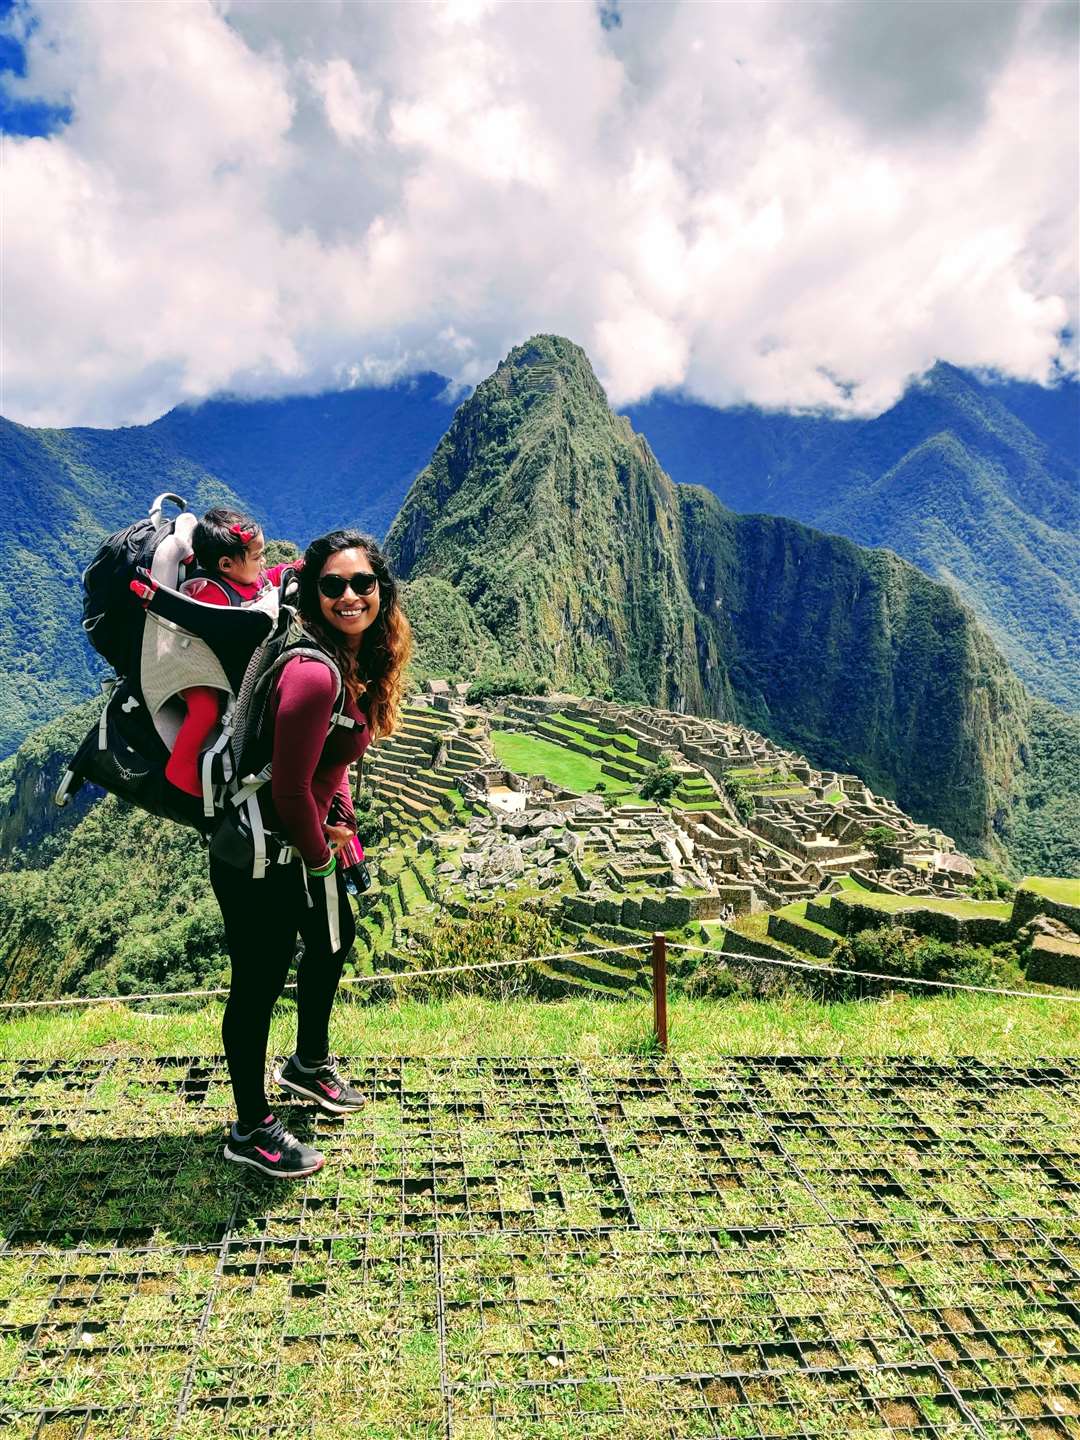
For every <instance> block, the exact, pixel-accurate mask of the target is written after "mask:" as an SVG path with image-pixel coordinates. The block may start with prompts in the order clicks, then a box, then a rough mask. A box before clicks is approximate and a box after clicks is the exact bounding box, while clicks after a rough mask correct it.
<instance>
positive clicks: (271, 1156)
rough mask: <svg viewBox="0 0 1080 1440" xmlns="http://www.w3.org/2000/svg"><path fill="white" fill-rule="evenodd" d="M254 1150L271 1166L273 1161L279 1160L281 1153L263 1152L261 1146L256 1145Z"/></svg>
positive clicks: (278, 1151)
mask: <svg viewBox="0 0 1080 1440" xmlns="http://www.w3.org/2000/svg"><path fill="white" fill-rule="evenodd" d="M255 1149H256V1150H258V1152H259V1154H260V1155H263V1156H265V1157H266V1159H267V1160H269V1161H270V1163H271V1164H273V1163H274V1162H275V1161H278V1160H280V1159H281V1151H280V1150H275V1151H274V1153H273V1154H271V1153H270V1151H269V1150H264V1149H263V1148H262V1146H261V1145H256V1146H255Z"/></svg>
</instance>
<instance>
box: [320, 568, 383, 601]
mask: <svg viewBox="0 0 1080 1440" xmlns="http://www.w3.org/2000/svg"><path fill="white" fill-rule="evenodd" d="M316 583H317V584H318V586H319V592H320V594H322V595H325V596H326V598H327V600H340V599H341V597H342V595H344V594H345V591H346V590H347V589H348V590H351V591H352V592H353V594H354V595H370V594H371V592H372V591H373V590H374V589H375V586H376V585H377V584H378V583H379V577H378V576H377V575H373V574H372V572H371V571H370V570H357V572H356V574H355V575H320V576H319V579H318V581H317V582H316Z"/></svg>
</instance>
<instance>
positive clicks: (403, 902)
mask: <svg viewBox="0 0 1080 1440" xmlns="http://www.w3.org/2000/svg"><path fill="white" fill-rule="evenodd" d="M467 692H468V687H467V686H466V685H462V684H459V685H451V684H449V683H448V682H446V681H441V680H429V681H428V682H427V683H426V684H425V686H424V690H423V692H422V693H420V694H417V695H415V696H413V698H412V700H411V701H410V703H409V705H408V707H407V709H406V711H405V713H404V718H403V724H402V726H401V728H400V729H399V730H398V732H397V733H396V734H395V735H394V736H392V737H390V738H388V739H387V740H385V741H382V742H381V743H379V744H378V745H376V746H374V747H373V748H372V750H371V752H370V753H369V756H368V757H367V760H366V763H365V767H364V775H363V779H364V781H365V782H366V783H367V784H368V785H370V787H371V789H372V791H373V793H374V799H375V802H376V809H377V811H378V812H379V813H381V815H382V826H383V835H382V842H381V844H380V845H378V846H377V847H376V853H375V854H374V855H373V860H374V862H375V863H374V865H373V869H374V871H375V872H376V883H375V884H374V885H373V887H372V890H371V891H370V892H369V893H368V895H366V896H365V897H364V901H363V905H362V913H361V927H360V936H359V941H358V944H359V947H360V953H361V956H362V961H361V963H363V964H365V965H367V966H370V967H371V968H372V969H373V970H374V971H376V972H379V971H387V972H398V973H400V972H403V971H407V970H408V969H410V968H413V967H414V965H415V959H414V957H415V955H416V954H417V953H418V952H419V951H421V950H422V948H423V937H424V933H425V931H427V930H428V929H429V928H430V927H431V926H432V925H434V924H436V923H437V922H438V920H439V918H440V916H446V915H449V916H452V917H454V918H456V919H459V920H460V919H463V918H465V917H466V916H468V915H470V914H475V913H477V910H478V909H479V910H481V911H482V910H483V908H484V907H486V906H491V905H492V904H493V903H496V902H500V901H502V900H504V899H508V898H509V897H511V896H512V897H514V899H515V901H516V903H518V904H520V905H522V906H524V907H526V908H529V909H532V910H534V911H536V912H537V913H541V914H544V915H546V916H547V917H548V918H549V919H550V920H551V921H552V922H553V923H554V925H555V926H556V928H557V930H558V932H559V933H560V934H562V935H563V936H565V938H566V940H567V943H568V946H573V947H575V948H577V949H581V950H588V951H589V952H590V953H589V955H588V957H587V959H584V960H583V959H581V958H574V959H572V960H570V961H567V962H565V963H556V964H554V965H552V966H549V965H547V964H546V963H544V962H540V963H538V964H537V966H536V967H535V969H536V974H535V976H534V977H533V978H534V981H535V984H536V986H537V988H538V989H539V990H540V992H541V993H562V992H563V991H565V990H566V989H570V990H573V989H576V988H578V987H581V986H585V987H588V988H589V989H591V990H595V991H599V992H601V993H608V994H611V995H619V994H626V993H633V992H637V991H639V990H643V989H644V988H645V972H644V967H645V965H646V959H645V952H644V949H643V947H642V942H643V941H644V940H647V938H648V937H649V935H650V934H651V933H653V932H654V931H658V930H659V931H664V932H667V933H668V934H672V933H675V934H681V935H684V936H686V937H687V938H693V939H695V940H696V941H697V942H698V943H699V944H708V945H709V946H714V947H720V948H722V949H723V950H724V951H725V952H731V953H733V954H744V955H745V954H748V953H749V954H753V955H759V956H765V957H768V956H772V957H774V958H782V957H785V956H787V957H789V958H796V957H798V958H801V959H803V960H805V959H808V958H809V959H813V960H815V961H817V962H819V963H820V962H827V961H828V959H829V957H830V956H831V955H832V953H833V951H834V950H835V948H836V946H837V944H838V943H839V941H840V940H841V939H842V937H843V936H845V935H847V934H849V933H851V932H853V931H855V930H858V929H860V928H863V927H865V926H869V925H872V924H874V923H878V924H881V923H884V924H891V923H894V921H895V917H897V916H902V917H903V919H904V923H905V924H908V925H909V926H910V927H911V928H913V929H914V930H916V931H917V932H919V931H920V930H921V931H922V932H923V933H927V934H935V935H939V936H941V937H942V938H951V939H953V940H966V941H970V942H972V943H983V944H990V943H993V942H994V941H995V940H996V939H1000V938H1002V937H1003V936H1004V935H1006V934H1012V933H1014V931H1015V928H1016V927H1015V926H1014V925H1013V922H1012V920H1011V907H1010V905H1009V904H1008V903H1006V902H1002V901H986V902H982V903H980V902H978V901H976V900H973V899H971V898H970V894H971V888H972V884H973V882H974V881H975V879H976V874H977V872H976V867H975V865H974V863H973V862H972V860H970V859H969V858H968V857H967V856H965V855H963V854H961V853H960V852H959V851H958V850H957V848H956V846H955V844H954V842H953V841H952V839H951V838H950V837H949V836H947V835H945V834H943V833H942V832H941V831H940V830H936V829H934V828H932V827H930V826H927V825H922V824H919V823H917V822H916V821H914V820H912V819H911V818H910V817H909V816H908V815H906V814H905V813H904V812H903V811H902V810H901V809H900V808H899V807H898V806H897V805H896V804H895V803H894V802H893V801H892V800H890V799H888V798H886V797H884V796H881V795H877V794H874V793H873V792H872V791H871V789H870V788H869V787H868V786H867V785H866V784H865V783H864V782H863V781H862V780H860V779H859V778H858V777H856V776H855V775H851V774H841V773H837V772H834V771H821V770H818V769H815V768H814V767H813V766H812V765H811V764H810V763H809V762H808V761H807V760H806V759H805V758H804V757H803V756H801V755H798V754H796V753H795V752H793V751H791V750H789V749H785V748H783V747H782V746H780V745H778V744H776V743H775V742H773V741H772V740H769V739H767V738H765V737H764V736H762V735H759V734H757V733H756V732H754V731H751V730H748V729H745V728H743V727H741V726H738V725H734V724H730V723H725V722H720V721H713V720H707V719H701V718H698V717H694V716H688V715H685V714H680V713H677V712H674V711H668V710H661V709H656V708H654V707H651V706H644V705H627V704H619V703H617V702H613V701H607V700H602V699H597V698H594V697H581V696H574V695H568V694H548V695H541V696H522V695H508V696H504V697H501V698H498V699H495V700H492V701H490V702H488V703H485V704H470V703H469V702H468V699H467ZM514 756H520V757H521V758H518V759H516V760H512V758H511V757H514ZM567 764H569V765H570V766H571V767H573V766H577V771H576V772H575V773H574V782H573V783H570V782H569V781H567V780H565V778H564V780H562V781H560V778H559V777H560V776H564V777H565V775H569V774H570V773H571V772H570V771H568V770H566V766H567ZM658 764H659V765H664V766H666V767H669V768H670V771H671V773H672V777H673V778H672V781H671V794H670V798H668V799H665V800H658V799H645V798H643V797H642V795H641V794H640V787H641V786H642V785H643V783H644V782H645V781H646V779H647V777H648V776H649V775H650V773H651V772H652V771H653V770H654V768H655V767H656V766H657V765H658ZM746 797H749V803H748V802H747V798H746ZM1067 908H1071V907H1067ZM968 911H970V912H971V913H970V914H968V913H967V912H968ZM1031 918H1032V917H1031V916H1028V917H1027V919H1028V920H1029V921H1030V920H1031ZM1046 925H1049V927H1050V931H1052V932H1053V933H1049V932H1048V933H1045V934H1040V935H1039V936H1037V937H1034V939H1035V940H1036V941H1037V942H1038V945H1039V947H1041V950H1046V951H1047V956H1049V951H1050V950H1052V951H1053V956H1052V957H1051V959H1052V963H1051V969H1053V970H1054V973H1069V974H1071V973H1072V969H1071V967H1072V966H1074V965H1080V947H1078V945H1077V936H1076V933H1075V927H1074V928H1070V926H1069V925H1068V924H1065V925H1064V926H1062V922H1061V921H1060V920H1056V921H1055V920H1048V921H1045V923H1044V929H1045V926H1046ZM1056 927H1061V933H1059V929H1058V928H1056ZM631 945H636V946H637V947H638V948H637V949H635V950H625V949H620V948H618V947H621V946H631ZM1033 953H1034V952H1033ZM1046 958H1047V957H1046V956H1044V960H1045V959H1046ZM1055 966H1056V968H1055ZM678 968H679V962H678V961H677V960H676V962H675V971H676V972H677V971H678Z"/></svg>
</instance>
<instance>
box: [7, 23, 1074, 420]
mask: <svg viewBox="0 0 1080 1440" xmlns="http://www.w3.org/2000/svg"><path fill="white" fill-rule="evenodd" d="M1078 17H1080V7H1078V6H1077V4H1076V3H1075V0H949V3H941V4H936V3H935V4H929V3H928V4H917V3H909V0H760V3H758V0H754V3H739V0H729V3H724V4H695V3H684V0H662V3H652V0H640V3H635V4H634V5H621V6H620V5H618V4H616V3H615V0H603V3H596V0H566V3H560V4H543V3H530V0H524V3H517V4H509V3H501V0H430V3H425V4H422V5H387V4H381V3H377V0H372V3H367V0H349V3H345V0H304V3H293V0H154V3H152V4H144V3H130V4H128V3H102V0H65V3H48V4H42V5H37V6H31V5H30V4H28V3H19V4H12V3H11V0H0V34H2V35H3V38H2V39H0V128H2V129H3V131H4V132H5V134H4V138H3V145H4V156H3V158H4V165H3V174H2V176H0V184H3V186H4V189H5V236H4V248H3V254H2V256H0V261H2V264H3V282H4V295H5V302H4V325H3V335H2V337H0V338H2V345H3V352H4V354H3V372H2V373H3V393H2V394H0V411H2V413H4V414H5V415H7V416H9V417H10V418H13V419H17V420H21V421H24V422H25V423H32V424H57V425H63V424H101V425H114V424H121V423H130V422H135V421H142V420H146V419H150V418H153V416H155V415H157V414H160V413H162V412H163V411H164V410H166V409H168V408H169V407H170V406H172V405H173V404H176V403H177V402H179V401H183V400H190V399H197V398H200V397H202V396H205V395H208V394H212V393H215V392H217V391H221V390H230V391H234V392H238V393H242V394H251V395H263V394H275V393H285V392H289V391H303V390H308V391H311V390H317V389H321V388H327V387H339V386H346V385H356V384H375V383H380V382H383V381H386V380H390V379H393V378H396V377H397V376H400V375H402V374H406V373H409V372H414V371H421V370H434V371H438V372H439V373H441V374H444V375H447V376H449V377H451V378H452V380H454V381H455V382H457V383H459V384H461V385H470V384H474V383H476V381H477V380H479V379H481V378H482V377H483V376H484V375H486V374H488V373H490V371H491V369H492V368H493V367H494V365H495V364H496V363H497V362H498V360H499V359H500V358H501V357H502V355H504V354H505V353H506V351H507V350H508V349H509V348H510V347H511V346H512V345H514V344H517V343H519V342H520V341H521V340H522V339H524V338H525V337H527V336H528V335H530V334H532V333H535V332H537V331H556V332H559V333H562V334H565V335H568V336H570V337H571V338H572V339H574V340H576V341H577V342H578V343H580V344H582V345H583V346H584V347H585V349H586V350H587V352H588V353H589V355H590V358H591V359H592V361H593V363H594V365H595V367H596V369H597V373H598V374H599V376H600V378H601V380H602V382H603V383H604V385H605V387H606V388H607V390H608V393H609V396H610V398H611V399H612V400H613V402H614V403H616V404H625V403H629V402H632V401H634V400H637V399H640V398H642V397H644V396H646V395H648V394H650V393H651V392H653V391H654V390H656V389H669V390H672V389H674V390H682V391H683V392H685V393H687V394H689V395H692V396H694V397H696V398H699V399H701V400H704V401H706V402H708V403H711V404H719V405H727V404H756V405H760V406H764V407H769V408H782V409H783V408H788V409H797V410H807V409H811V410H812V409H829V410H833V411H835V412H837V413H840V414H861V415H866V414H874V413H877V412H879V411H881V410H882V409H884V408H886V407H887V406H888V405H889V404H891V403H892V402H893V401H894V400H895V399H896V398H897V396H898V395H899V393H900V392H901V391H902V390H903V388H904V386H905V385H906V383H907V382H908V381H909V379H910V378H911V377H912V376H915V375H919V374H921V373H923V372H924V371H925V370H926V369H928V368H929V367H930V366H931V365H932V364H933V363H934V361H935V360H937V359H939V358H940V359H945V360H949V361H952V362H953V363H956V364H959V365H965V366H969V367H988V368H995V369H998V370H1000V371H1002V372H1003V373H1006V374H1010V375H1015V376H1018V377H1021V378H1024V379H1028V380H1036V381H1043V382H1045V381H1048V380H1050V379H1052V377H1053V376H1054V375H1056V374H1059V373H1061V371H1062V370H1064V371H1065V373H1074V372H1075V368H1076V360H1075V349H1074V347H1073V345H1072V343H1071V340H1070V338H1069V337H1072V336H1075V335H1076V333H1077V323H1078V315H1077V311H1078V298H1077V278H1076V277H1077V271H1078V257H1077V185H1076V177H1077V174H1078V171H1080V164H1078V160H1080V156H1078V140H1077V137H1078V133H1080V111H1078V100H1077V73H1078V70H1080V66H1078V58H1080V52H1078V41H1077V22H1078Z"/></svg>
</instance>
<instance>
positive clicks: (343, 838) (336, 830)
mask: <svg viewBox="0 0 1080 1440" xmlns="http://www.w3.org/2000/svg"><path fill="white" fill-rule="evenodd" d="M355 834H356V831H355V830H351V829H350V828H349V826H348V825H327V826H326V838H327V840H328V841H329V842H330V849H331V850H332V851H333V852H334V854H335V855H336V854H337V853H338V851H339V850H340V849H341V847H342V846H343V845H347V844H348V843H349V841H350V840H351V839H352V838H353V836H354V835H355Z"/></svg>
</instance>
